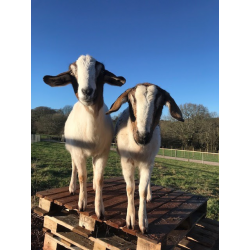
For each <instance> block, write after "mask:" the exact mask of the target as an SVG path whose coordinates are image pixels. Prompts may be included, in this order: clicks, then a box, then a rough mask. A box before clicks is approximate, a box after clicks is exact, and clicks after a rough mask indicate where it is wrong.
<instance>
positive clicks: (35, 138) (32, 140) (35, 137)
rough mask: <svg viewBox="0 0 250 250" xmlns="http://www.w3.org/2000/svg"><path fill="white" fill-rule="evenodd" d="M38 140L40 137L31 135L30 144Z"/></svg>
mask: <svg viewBox="0 0 250 250" xmlns="http://www.w3.org/2000/svg"><path fill="white" fill-rule="evenodd" d="M40 140H41V137H40V135H34V134H31V143H33V142H39V141H40Z"/></svg>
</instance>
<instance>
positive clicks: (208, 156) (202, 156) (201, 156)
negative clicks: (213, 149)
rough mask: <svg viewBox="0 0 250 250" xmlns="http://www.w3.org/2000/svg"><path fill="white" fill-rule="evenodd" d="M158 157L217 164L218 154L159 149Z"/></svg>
mask: <svg viewBox="0 0 250 250" xmlns="http://www.w3.org/2000/svg"><path fill="white" fill-rule="evenodd" d="M158 155H164V156H170V157H178V158H186V159H193V160H200V161H202V160H203V161H211V162H219V154H213V153H206V152H199V151H185V150H176V149H167V148H164V149H163V148H160V150H159V152H158Z"/></svg>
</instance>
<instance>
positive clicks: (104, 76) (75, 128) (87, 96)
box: [43, 55, 126, 218]
mask: <svg viewBox="0 0 250 250" xmlns="http://www.w3.org/2000/svg"><path fill="white" fill-rule="evenodd" d="M43 80H44V82H45V83H46V84H48V85H50V86H51V87H58V86H65V85H67V84H70V83H71V84H72V86H73V89H74V92H75V95H76V97H77V99H78V102H77V103H76V104H75V105H74V107H73V109H72V111H71V113H70V115H69V117H68V119H67V121H66V124H65V129H64V135H65V139H66V144H65V147H66V149H67V150H68V151H69V152H70V154H71V160H72V175H71V181H70V185H69V191H70V193H72V194H74V192H75V190H76V177H77V172H78V179H79V184H80V193H79V201H78V208H79V210H80V211H83V210H85V208H86V206H87V189H86V183H87V169H86V159H87V157H90V156H91V157H92V163H93V173H94V176H93V188H94V190H95V192H96V194H95V213H96V215H97V217H98V218H101V217H102V216H103V215H104V206H103V199H102V185H103V172H104V167H105V165H106V162H107V159H108V154H109V151H110V145H111V142H112V139H113V136H114V131H113V130H114V129H113V124H112V120H111V118H110V116H107V115H105V113H106V112H107V111H108V108H107V106H106V105H105V103H104V100H103V87H104V83H108V84H110V85H114V86H122V85H123V84H124V83H125V82H126V80H125V78H124V77H122V76H116V75H114V74H113V73H111V72H109V71H107V70H106V69H105V67H104V65H103V64H102V63H100V62H98V61H96V60H95V59H94V58H93V57H91V56H89V55H86V56H84V55H82V56H80V57H79V58H78V59H77V61H76V62H74V63H72V64H70V66H69V70H68V71H66V72H63V73H61V74H59V75H57V76H48V75H46V76H44V78H43Z"/></svg>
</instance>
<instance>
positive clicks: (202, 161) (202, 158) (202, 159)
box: [201, 152, 204, 164]
mask: <svg viewBox="0 0 250 250" xmlns="http://www.w3.org/2000/svg"><path fill="white" fill-rule="evenodd" d="M201 155H202V164H203V163H204V161H203V152H202V153H201Z"/></svg>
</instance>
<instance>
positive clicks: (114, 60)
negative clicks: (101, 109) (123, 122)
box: [31, 0, 219, 115]
mask: <svg viewBox="0 0 250 250" xmlns="http://www.w3.org/2000/svg"><path fill="white" fill-rule="evenodd" d="M82 54H83V55H86V54H89V55H91V56H93V57H94V58H95V59H96V60H98V61H100V62H102V63H104V64H105V67H106V69H107V70H109V71H111V72H113V73H114V74H116V75H120V76H124V77H125V78H126V80H127V82H126V84H125V85H124V86H122V87H114V86H109V85H108V84H105V87H104V101H105V103H106V105H107V106H108V107H110V106H111V105H112V103H113V102H114V101H115V100H116V98H117V97H118V96H119V95H120V94H121V93H122V92H124V91H125V90H126V89H127V88H131V87H133V86H134V85H136V84H137V83H142V82H150V83H154V84H156V85H158V86H160V87H161V88H163V89H165V90H166V91H168V92H169V93H170V94H171V96H172V97H173V98H174V99H175V101H176V103H177V104H178V105H180V104H184V103H189V102H190V103H194V104H202V105H204V106H205V107H207V108H208V109H209V111H210V112H216V113H218V114H219V1H218V0H209V1H208V0H205V1H200V0H192V1H186V0H178V1H176V0H175V1H174V0H169V1H163V0H162V1H138V0H137V1H128V0H126V1H114V0H109V1H104V0H102V1H101V0H95V1H79V0H74V1H66V0H60V1H59V0H58V1H47V0H43V1H36V0H32V1H31V108H32V109H33V108H35V107H38V106H47V107H50V108H54V109H59V108H63V107H64V106H65V105H74V103H75V102H76V101H77V99H76V97H75V95H74V93H73V90H72V87H71V86H70V85H69V86H66V87H59V88H51V87H49V86H48V85H46V84H45V83H44V82H43V76H44V75H57V74H59V73H61V72H64V71H66V70H67V69H68V66H69V64H70V63H72V62H74V61H75V60H76V59H77V58H78V57H79V56H80V55H82ZM126 107H127V104H124V105H123V106H122V108H121V109H120V111H122V110H123V109H125V108H126ZM120 111H118V112H117V113H114V115H117V114H118V113H119V112H120ZM168 114H169V111H168V108H167V107H166V108H164V109H163V115H168Z"/></svg>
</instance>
